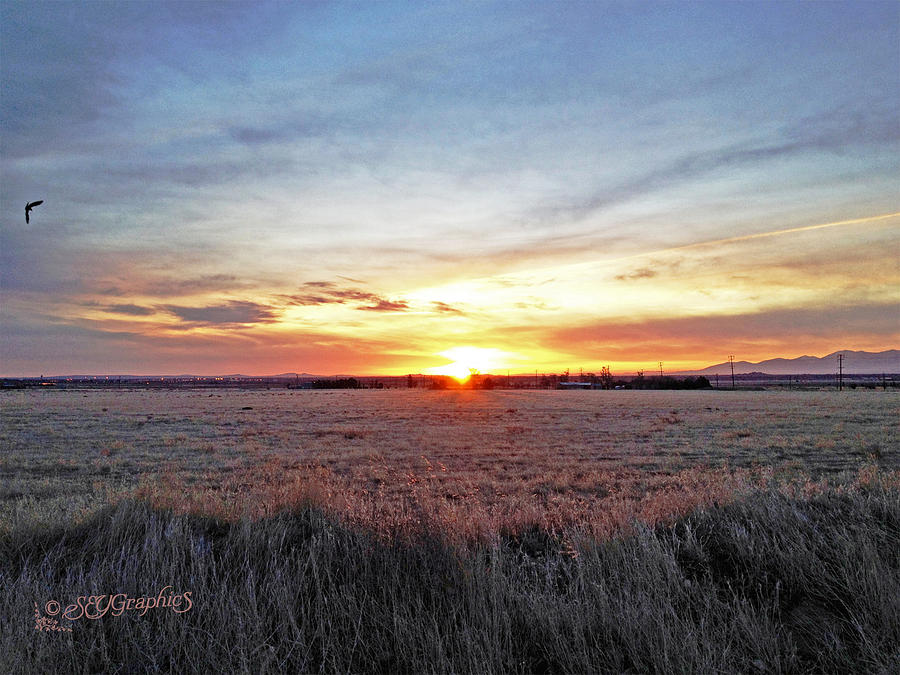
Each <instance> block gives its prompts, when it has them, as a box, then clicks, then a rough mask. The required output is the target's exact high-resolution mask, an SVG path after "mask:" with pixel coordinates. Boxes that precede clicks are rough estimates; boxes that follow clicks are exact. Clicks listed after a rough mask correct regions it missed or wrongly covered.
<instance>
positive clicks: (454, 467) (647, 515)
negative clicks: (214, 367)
mask: <svg viewBox="0 0 900 675" xmlns="http://www.w3.org/2000/svg"><path fill="white" fill-rule="evenodd" d="M0 404H2V407H0V415H2V417H0V448H2V453H0V479H2V481H0V485H2V487H0V500H2V501H0V509H2V510H0V524H4V523H5V524H7V525H8V524H10V523H11V522H15V521H16V519H17V518H20V517H22V516H21V512H22V508H21V507H22V506H23V504H24V505H25V509H26V510H27V512H28V513H30V514H37V513H45V514H46V515H47V517H49V518H51V519H53V520H56V521H58V519H59V518H60V517H63V516H64V514H65V513H67V512H70V511H71V510H72V509H75V510H76V511H77V510H80V509H82V508H84V507H86V508H89V509H94V508H96V506H98V505H99V503H101V502H103V501H104V500H106V499H107V498H108V497H109V496H110V495H111V494H121V493H123V492H131V491H133V490H135V489H140V490H141V491H142V493H145V494H151V495H152V496H153V497H154V498H155V499H156V500H157V501H163V502H165V503H166V504H167V505H169V506H176V507H180V508H182V509H187V508H189V507H190V506H191V502H192V501H195V502H197V503H196V504H195V505H194V506H196V507H197V508H199V507H200V505H201V504H202V505H203V510H205V511H207V512H209V511H210V510H211V509H212V510H213V513H215V514H217V515H240V514H241V512H242V509H243V510H246V509H250V510H251V511H252V512H254V513H256V514H264V513H267V512H271V511H272V510H273V509H276V508H277V507H278V506H280V505H282V504H283V503H284V501H285V500H291V499H293V498H295V497H297V496H301V497H303V498H304V499H306V498H312V499H313V500H314V501H318V502H322V501H326V502H328V504H329V505H330V506H332V507H334V508H336V509H338V510H341V511H344V512H348V513H351V514H354V515H355V516H356V517H357V518H361V517H363V515H364V514H365V513H366V512H371V511H372V509H373V508H374V509H376V510H377V509H378V508H387V509H389V510H391V512H392V513H393V516H394V517H399V511H398V507H399V506H405V507H407V508H408V509H418V511H419V512H421V511H422V510H423V509H424V510H426V511H428V512H430V514H431V515H432V516H436V515H438V516H440V517H441V518H442V519H443V520H446V521H448V523H449V521H451V520H452V521H454V522H455V523H456V525H457V526H459V527H462V528H464V529H469V530H471V529H472V528H476V527H482V529H486V530H496V529H498V527H500V526H501V525H515V524H516V523H522V522H524V523H537V524H541V525H545V526H546V525H550V526H553V525H563V524H572V523H573V522H576V521H577V522H581V523H583V524H585V525H588V526H590V527H591V528H593V530H594V531H596V532H600V533H602V532H605V531H608V530H609V528H611V527H613V526H615V525H616V524H618V523H620V522H627V521H628V520H629V519H631V518H632V517H643V518H644V519H645V520H646V519H650V520H651V521H653V520H655V518H656V517H658V516H660V515H663V512H665V511H671V512H672V513H675V514H680V513H683V512H685V510H687V509H689V508H691V507H693V506H695V505H697V504H704V503H712V502H713V501H717V500H718V501H720V500H721V499H723V498H725V497H727V495H728V494H731V493H732V492H734V491H735V490H736V489H738V488H740V487H741V486H744V487H746V484H747V483H754V484H756V483H759V481H761V480H762V481H765V480H769V479H770V478H773V477H774V478H777V479H782V480H783V479H790V478H795V479H798V480H801V481H805V480H806V479H807V478H809V479H811V480H812V481H820V480H822V479H827V478H829V477H832V478H833V477H835V476H837V475H838V474H840V473H842V472H850V473H856V472H858V471H859V470H860V468H861V467H862V466H864V465H867V466H877V467H878V468H880V469H882V470H888V471H896V470H897V469H900V450H898V449H900V430H898V425H897V423H896V421H897V419H898V418H900V414H898V413H900V411H898V405H900V397H898V396H897V395H896V394H894V393H892V392H887V393H885V392H871V391H855V392H844V393H843V394H838V393H837V392H796V393H795V392H777V393H772V392H709V391H700V392H653V391H638V392H629V391H588V392H559V391H547V392H513V391H497V392H485V391H446V392H435V391H417V390H416V391H403V390H401V391H287V390H274V391H233V390H228V391H216V392H209V391H208V390H198V391H191V390H179V391H171V392H167V391H158V390H139V389H138V390H132V391H125V392H121V391H114V392H111V391H103V390H100V391H97V390H90V391H83V392H79V391H61V392H58V391H25V392H6V393H4V395H3V398H2V400H0ZM186 494H187V496H185V495H186ZM24 498H27V499H26V501H25V502H23V501H22V500H23V499H24ZM176 502H177V503H176ZM214 505H215V508H213V507H214ZM270 507H271V508H270ZM16 514H20V515H16ZM54 514H55V515H54ZM370 516H371V513H370ZM407 516H409V517H416V514H407ZM11 519H12V520H11ZM371 519H372V518H371V517H370V520H371ZM375 520H377V521H378V522H385V521H384V517H383V514H382V516H379V517H377V518H375ZM604 528H605V529H604Z"/></svg>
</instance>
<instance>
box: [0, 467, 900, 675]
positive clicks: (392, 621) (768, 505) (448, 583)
mask: <svg viewBox="0 0 900 675" xmlns="http://www.w3.org/2000/svg"><path fill="white" fill-rule="evenodd" d="M0 586H2V588H3V593H2V595H0V671H2V672H8V673H31V672H98V671H103V672H150V671H153V672H158V671H162V672H201V671H202V672H209V671H221V672H253V673H264V672H285V671H288V672H335V671H342V672H360V671H364V672H459V673H463V672H478V673H494V672H504V673H505V672H629V671H631V672H750V673H752V672H785V673H805V672H873V673H878V672H897V671H898V670H900V491H898V490H897V488H896V486H894V485H884V484H881V483H878V482H877V481H873V482H870V483H868V484H858V485H857V486H855V487H853V488H852V489H841V490H836V489H827V490H824V491H821V492H818V493H816V494H813V495H810V496H806V497H803V496H799V495H793V496H791V495H787V494H784V493H783V492H778V491H762V492H758V493H755V494H751V495H749V496H745V497H742V498H741V499H739V500H738V501H735V502H733V503H729V504H726V505H723V506H717V507H714V508H709V509H702V510H698V511H695V512H693V513H691V514H689V515H688V516H685V517H683V518H680V519H679V520H677V521H675V522H674V523H672V524H660V525H657V526H655V527H650V526H645V525H640V524H635V526H634V527H633V528H632V530H631V531H630V532H629V533H623V534H621V535H620V536H616V537H611V538H606V539H598V538H595V537H590V536H587V535H583V534H581V535H580V534H579V532H578V531H577V530H573V531H570V532H567V533H559V532H551V531H547V530H544V529H541V528H540V527H532V528H525V529H522V530H520V531H517V532H507V533H505V534H501V536H499V537H498V538H497V539H495V540H494V541H493V542H491V543H486V542H483V543H473V544H469V545H466V546H461V545H457V544H454V543H451V542H449V541H448V540H447V539H446V538H444V537H443V536H441V534H440V530H439V529H438V528H432V529H428V528H423V529H421V530H420V531H417V532H416V533H414V536H406V537H400V536H398V537H393V538H390V539H387V540H386V539H385V538H384V537H383V536H380V535H379V534H378V533H375V532H372V531H368V530H365V529H362V528H359V527H352V526H350V525H348V524H342V523H341V522H340V521H339V520H338V519H337V518H335V517H333V515H329V514H328V513H326V512H325V511H323V510H321V509H320V508H318V507H316V506H313V505H312V504H308V505H306V506H294V507H293V508H292V509H290V510H286V511H282V512H280V513H277V514H275V515H272V516H270V517H267V518H262V519H258V520H253V521H251V520H248V519H243V520H239V521H235V522H229V521H225V520H220V519H215V518H210V517H204V516H198V515H186V514H176V513H173V512H172V511H168V510H164V509H158V508H153V507H151V506H150V505H148V504H147V503H145V502H142V501H139V500H125V501H122V502H120V503H118V504H116V505H114V506H110V507H107V508H104V509H103V510H101V511H100V512H98V513H96V514H95V515H94V516H92V517H90V518H88V519H87V520H85V521H84V522H81V523H79V524H71V523H70V524H67V525H60V526H58V527H55V528H50V529H47V528H38V527H29V526H26V525H23V526H21V527H18V528H15V529H13V530H10V531H6V532H3V533H2V534H0ZM165 586H171V587H172V588H173V589H174V592H176V593H182V592H184V591H190V592H191V593H192V598H193V606H192V608H191V609H190V611H187V612H185V613H182V614H176V613H174V612H172V611H169V610H167V609H163V608H156V609H153V610H150V611H148V612H147V613H146V614H144V615H143V616H141V615H139V613H137V612H124V613H123V614H122V615H120V616H112V615H106V616H103V617H102V618H100V619H97V620H89V619H86V618H82V619H79V620H76V621H67V620H65V619H60V621H59V624H60V626H62V627H65V628H71V629H72V630H71V632H69V631H60V632H56V631H39V630H35V604H36V605H37V606H38V610H39V612H43V613H45V614H46V612H45V611H44V609H43V608H44V607H45V606H46V603H47V602H48V601H49V600H51V599H55V600H58V601H59V602H60V603H61V604H62V606H63V607H65V606H66V605H67V604H71V603H74V602H75V601H76V597H77V596H86V595H91V594H98V595H99V594H116V593H127V594H128V595H129V596H131V597H142V596H155V595H156V594H157V592H158V591H159V590H160V589H161V588H163V587H165Z"/></svg>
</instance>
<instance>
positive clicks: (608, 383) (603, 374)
mask: <svg viewBox="0 0 900 675" xmlns="http://www.w3.org/2000/svg"><path fill="white" fill-rule="evenodd" d="M612 382H613V379H612V373H610V372H609V366H603V368H602V369H601V370H600V386H601V387H603V388H604V389H612Z"/></svg>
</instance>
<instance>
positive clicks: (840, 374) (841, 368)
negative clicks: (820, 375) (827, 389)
mask: <svg viewBox="0 0 900 675" xmlns="http://www.w3.org/2000/svg"><path fill="white" fill-rule="evenodd" d="M838 391H844V355H843V354H838Z"/></svg>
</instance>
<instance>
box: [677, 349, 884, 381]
mask: <svg viewBox="0 0 900 675" xmlns="http://www.w3.org/2000/svg"><path fill="white" fill-rule="evenodd" d="M838 354H843V355H844V373H846V374H848V375H877V374H879V373H900V350H897V349H889V350H887V351H883V352H855V351H849V350H845V351H840V352H833V353H831V354H828V355H827V356H821V357H819V356H799V357H797V358H796V359H768V360H766V361H760V362H758V363H751V362H750V361H735V362H734V372H735V374H736V375H741V374H745V373H766V374H768V375H830V374H832V373H836V372H838ZM675 374H677V375H716V374H719V375H726V374H727V375H731V364H730V363H729V362H728V361H725V362H724V363H717V364H716V365H714V366H709V367H708V368H703V369H702V370H685V371H681V372H679V373H675Z"/></svg>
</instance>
